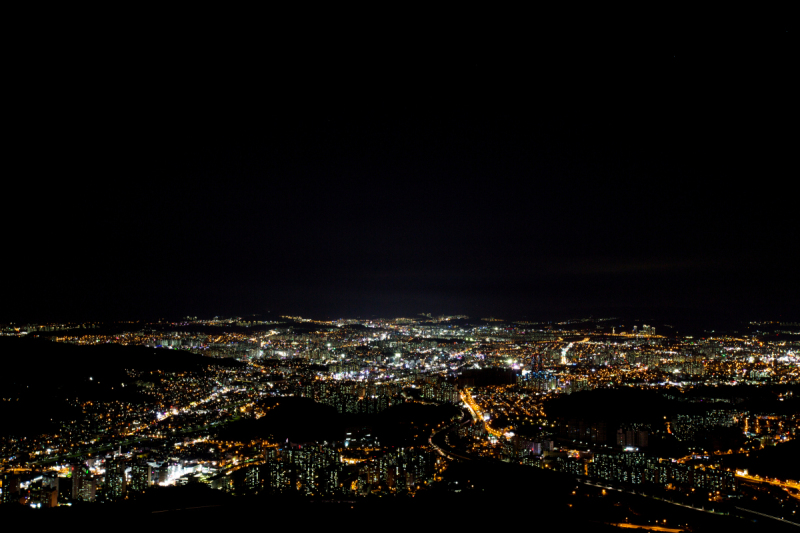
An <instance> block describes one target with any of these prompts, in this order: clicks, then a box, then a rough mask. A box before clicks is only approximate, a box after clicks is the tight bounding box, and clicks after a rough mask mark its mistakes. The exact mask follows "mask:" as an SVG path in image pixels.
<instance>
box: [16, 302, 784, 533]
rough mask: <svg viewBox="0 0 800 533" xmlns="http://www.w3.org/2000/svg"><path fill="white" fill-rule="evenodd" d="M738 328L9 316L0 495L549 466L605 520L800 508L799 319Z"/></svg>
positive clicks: (128, 493)
mask: <svg viewBox="0 0 800 533" xmlns="http://www.w3.org/2000/svg"><path fill="white" fill-rule="evenodd" d="M736 327H737V330H735V331H734V330H729V331H703V332H701V334H694V335H682V334H680V333H679V332H676V331H674V326H673V325H669V324H661V323H657V322H652V321H651V322H648V323H645V322H644V321H643V320H636V319H634V320H624V319H622V318H619V317H605V318H592V317H588V318H581V319H572V320H563V321H558V322H555V321H547V322H531V321H522V320H515V321H512V320H505V319H502V318H496V317H484V318H472V317H468V316H465V315H454V316H445V315H442V316H434V315H432V314H430V313H421V314H418V315H417V316H413V317H404V318H370V319H362V318H349V319H348V318H341V319H337V320H312V319H306V318H302V317H299V316H275V317H272V316H269V317H266V318H265V317H261V316H251V317H210V318H199V317H190V316H187V317H183V318H182V319H181V320H176V321H167V320H159V321H155V322H113V323H80V324H77V323H47V324H35V323H26V324H5V325H3V328H2V332H1V334H2V337H1V338H0V349H2V350H3V351H4V352H5V353H14V354H15V361H13V362H11V366H10V369H9V373H8V374H4V376H3V384H2V385H3V389H2V390H3V396H4V397H3V398H2V404H1V405H0V416H2V419H3V421H4V425H3V430H4V431H3V435H2V437H1V438H2V440H0V467H2V474H1V475H2V478H0V479H2V485H0V489H1V490H2V502H3V504H4V505H6V506H27V507H30V508H34V509H36V510H39V509H48V508H53V507H76V508H83V509H87V508H89V506H104V505H107V506H112V507H113V506H118V507H119V506H121V507H119V508H120V509H133V508H135V509H148V510H151V512H153V511H166V510H169V509H168V508H167V509H157V508H156V509H153V508H152V507H153V506H154V505H155V506H156V507H158V506H159V505H166V506H167V507H168V506H169V505H170V503H169V502H170V501H171V499H170V498H172V497H173V495H174V494H176V493H178V492H180V491H182V490H183V491H187V493H189V492H191V491H198V490H199V489H201V488H202V489H205V490H204V491H201V492H200V494H201V495H202V496H200V498H201V502H206V503H204V505H208V506H215V505H216V506H219V505H224V503H223V502H224V500H220V499H215V496H219V497H222V496H223V495H224V496H227V497H241V499H248V498H249V500H250V501H252V500H254V499H256V498H259V497H260V498H268V497H273V498H281V497H284V498H285V497H287V496H288V495H292V496H295V497H300V496H302V497H304V498H306V499H308V500H310V501H330V502H339V503H340V504H341V502H351V503H352V502H356V503H358V502H362V501H363V502H372V501H374V500H376V499H378V498H394V499H398V498H399V499H406V500H411V501H413V500H414V499H417V498H422V499H425V498H431V497H435V496H441V495H444V497H457V495H459V494H460V493H465V494H466V493H480V494H481V495H483V494H484V493H487V492H488V493H489V495H488V496H487V497H488V498H489V501H492V497H493V496H494V495H492V493H493V492H496V491H498V490H500V491H502V490H505V489H504V488H503V487H504V486H505V485H506V484H509V483H513V482H511V481H508V480H506V479H503V477H504V476H526V475H528V474H529V475H530V476H531V479H539V478H538V477H537V475H538V476H541V475H542V474H544V475H553V476H555V477H554V481H553V483H554V485H553V490H561V489H563V488H564V487H563V485H564V484H566V485H569V486H568V487H566V488H567V489H569V490H567V491H566V492H564V493H563V494H557V495H556V496H558V497H559V498H560V500H559V504H560V505H563V506H564V507H566V508H567V509H569V508H572V507H574V508H575V509H576V512H577V510H581V512H589V511H591V512H592V513H593V516H594V517H595V518H594V520H595V521H596V522H597V523H598V524H605V525H610V526H617V527H634V526H635V527H643V528H645V529H648V528H649V529H651V530H655V531H663V530H675V531H677V530H684V529H686V528H688V529H689V530H691V527H692V524H693V521H694V520H697V517H696V516H695V515H698V516H699V515H703V514H705V515H708V516H707V517H702V518H701V519H700V522H701V523H702V522H703V519H705V520H706V521H711V522H712V523H713V520H711V519H712V518H716V517H726V518H728V519H731V518H732V517H735V518H736V519H738V520H743V521H748V520H750V521H752V519H753V518H759V517H772V518H773V519H774V520H779V521H787V522H794V523H798V517H797V511H798V509H800V482H799V481H798V480H799V479H800V470H799V469H798V463H797V461H796V454H797V453H798V450H797V446H796V444H797V442H798V441H797V440H796V439H797V438H798V436H799V435H798V433H799V432H800V413H799V412H798V402H800V397H799V396H800V365H798V362H799V361H800V323H796V322H779V321H774V322H764V321H751V322H747V323H743V324H739V325H737V326H736ZM31 361H37V367H38V370H37V372H36V373H35V375H34V376H33V377H27V376H28V375H26V374H25V372H24V368H25V367H26V366H27V365H29V364H30V362H31ZM75 361H83V363H82V364H79V365H76V364H75V363H74V362H75ZM487 470H488V472H489V473H488V474H487V472H486V471H487ZM492 476H497V477H498V479H497V480H494V479H493V478H492ZM559 478H560V479H559ZM495 484H500V486H499V487H498V486H496V485H495ZM170 491H172V492H170ZM159 494H163V495H165V498H164V500H163V501H161V499H159V498H155V497H154V495H159ZM634 495H635V498H634V497H633V496H634ZM619 501H623V502H624V505H622V506H620V505H619ZM208 502H213V503H208ZM653 502H658V503H659V504H660V505H658V506H652V505H651V504H652V503H653ZM126 506H127V507H126ZM564 510H565V509H561V511H564ZM41 512H47V511H41ZM631 515H633V516H631ZM653 528H661V529H653ZM665 528H666V529H665Z"/></svg>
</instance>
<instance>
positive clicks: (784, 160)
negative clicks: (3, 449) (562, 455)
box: [0, 26, 800, 322]
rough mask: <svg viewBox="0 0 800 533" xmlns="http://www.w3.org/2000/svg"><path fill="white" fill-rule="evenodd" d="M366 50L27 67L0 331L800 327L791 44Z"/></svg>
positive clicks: (15, 142) (705, 41)
mask: <svg viewBox="0 0 800 533" xmlns="http://www.w3.org/2000/svg"><path fill="white" fill-rule="evenodd" d="M300 41H302V43H303V44H298V43H299V42H300ZM354 41H355V42H352V43H348V44H339V43H333V44H331V43H327V44H326V43H321V42H317V41H313V42H312V41H309V42H306V41H305V40H302V39H298V41H297V42H293V43H288V44H286V43H284V45H283V46H275V45H274V43H267V42H266V41H265V42H263V43H262V42H260V41H259V42H258V43H252V42H251V43H248V44H249V45H248V46H246V47H245V46H241V47H236V46H231V47H229V48H224V49H223V48H218V47H216V46H212V45H208V44H206V45H200V44H198V45H196V46H195V45H190V44H187V43H182V44H181V45H180V46H174V47H167V48H162V47H158V46H152V47H144V48H143V47H139V46H133V45H131V46H125V45H122V46H119V47H111V48H110V49H107V48H104V47H102V46H94V45H90V44H89V43H84V44H76V45H75V46H68V47H65V48H64V49H56V50H55V51H53V54H52V55H50V56H49V57H48V59H47V60H46V61H42V62H41V63H37V64H36V65H35V66H34V65H26V66H25V67H24V69H23V70H22V72H21V74H24V75H20V76H18V77H16V80H15V81H14V82H13V83H15V84H16V90H15V94H16V96H15V97H14V98H13V99H10V100H9V101H10V102H13V105H14V108H15V115H17V118H15V119H14V120H13V122H12V124H11V126H10V128H11V130H12V133H13V135H12V136H11V137H12V139H11V140H10V141H7V145H6V148H7V150H8V153H9V154H10V156H11V157H10V158H9V159H8V160H7V162H6V165H7V166H6V169H5V170H6V171H5V174H6V180H4V181H6V182H7V185H5V186H4V193H3V195H2V215H0V216H2V223H3V235H4V250H5V253H4V254H3V264H4V268H3V272H4V275H3V278H4V279H3V284H2V289H0V298H2V306H1V307H0V321H6V322H7V321H21V322H22V321H26V320H42V321H44V320H87V319H105V318H114V319H128V318H139V317H161V316H164V317H176V316H183V315H198V316H213V315H244V314H253V313H259V314H262V315H263V316H269V315H267V312H268V311H269V312H271V314H272V315H273V316H275V315H277V314H301V315H303V316H311V317H317V318H326V317H330V318H338V317H350V316H353V317H355V316H361V317H365V316H387V317H391V316H410V315H414V314H417V313H421V312H431V313H435V314H438V313H446V314H460V313H464V314H468V315H470V316H489V315H493V316H499V317H514V318H522V317H527V318H531V319H533V318H561V317H564V318H569V317H580V316H588V315H594V316H606V315H616V316H619V315H625V316H639V315H641V316H644V317H647V316H664V317H673V316H679V317H692V318H698V319H702V318H709V317H711V318H714V319H717V318H736V319H764V318H767V319H778V318H786V319H793V320H800V306H798V303H797V302H798V301H800V290H799V289H798V287H799V286H800V282H798V278H800V275H799V274H800V273H799V272H798V262H797V258H796V256H797V249H798V242H800V237H798V226H799V225H800V224H799V223H798V218H799V217H798V198H800V195H798V188H797V175H798V173H797V169H796V164H795V160H796V157H793V155H794V154H795V153H796V120H795V119H794V118H792V115H793V113H794V111H792V108H793V107H794V101H795V98H790V95H792V96H794V95H793V92H794V91H792V90H791V87H792V85H790V81H789V80H790V79H791V73H792V71H793V70H795V69H794V68H793V66H795V65H796V60H797V57H796V54H795V53H794V51H795V50H796V49H797V48H796V46H795V45H796V42H795V39H794V37H793V36H792V34H790V33H789V32H788V31H787V29H786V28H784V27H781V26H775V27H771V28H765V29H761V30H759V31H739V30H725V31H722V30H717V29H714V28H710V29H709V28H701V29H693V30H691V31H689V30H687V31H671V32H663V31H662V32H656V33H655V34H651V33H650V32H648V31H642V32H641V33H638V34H633V33H631V34H630V35H622V36H620V35H615V36H614V37H613V39H612V38H611V37H608V38H605V37H603V35H602V34H595V35H590V36H580V35H571V34H568V33H567V34H563V35H561V34H559V35H555V34H548V36H547V37H542V36H539V37H536V36H526V35H523V36H519V37H518V38H515V39H513V40H511V39H509V40H507V41H501V42H494V41H493V42H492V43H491V44H489V43H486V42H482V41H480V39H479V38H478V37H474V36H473V37H468V36H461V38H460V39H453V40H446V39H445V40H444V41H446V44H442V42H441V41H442V40H440V41H437V42H436V44H434V43H433V42H430V43H427V42H426V43H420V42H418V41H415V43H414V46H405V45H402V43H401V44H400V45H398V44H396V43H394V44H393V45H391V46H383V44H384V43H383V42H382V41H380V42H372V41H363V42H362V41H359V40H358V39H355V40H354ZM612 41H613V42H612ZM243 50H246V52H244V51H243Z"/></svg>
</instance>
